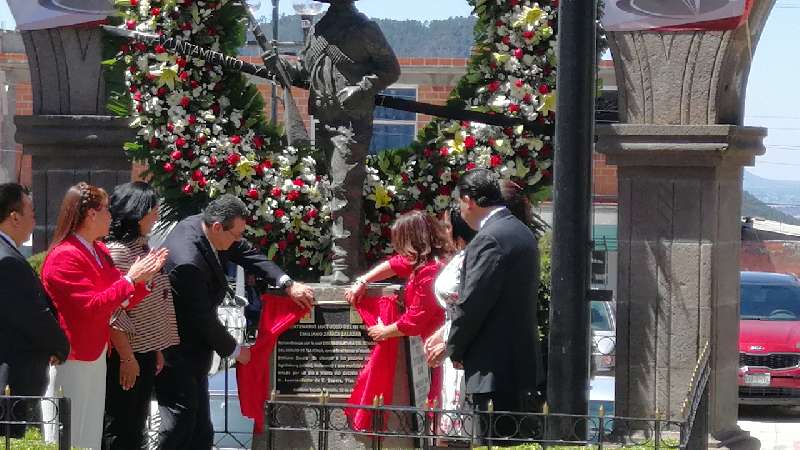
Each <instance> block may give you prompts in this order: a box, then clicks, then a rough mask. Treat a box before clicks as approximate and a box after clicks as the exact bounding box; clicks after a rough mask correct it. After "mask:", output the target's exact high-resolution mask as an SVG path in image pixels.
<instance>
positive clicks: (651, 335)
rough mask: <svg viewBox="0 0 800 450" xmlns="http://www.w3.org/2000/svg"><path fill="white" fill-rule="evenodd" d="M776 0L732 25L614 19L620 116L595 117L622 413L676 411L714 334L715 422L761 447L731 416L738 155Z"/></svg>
mask: <svg viewBox="0 0 800 450" xmlns="http://www.w3.org/2000/svg"><path fill="white" fill-rule="evenodd" d="M774 3H775V1H774V0H764V1H759V2H754V3H753V9H752V11H751V13H750V16H749V17H748V20H747V23H746V24H744V25H743V26H741V27H739V28H737V29H734V30H727V31H696V32H680V33H668V32H611V33H608V40H609V45H610V47H611V51H612V54H613V58H614V69H615V73H616V79H617V85H618V88H619V106H620V116H621V121H622V122H625V124H623V125H613V126H601V127H598V134H599V137H600V140H599V142H598V151H599V152H601V153H605V154H606V155H607V156H608V158H609V162H610V163H611V164H617V165H619V172H618V174H619V192H620V194H619V233H620V236H619V238H620V241H619V242H620V252H619V260H618V267H619V281H618V283H619V284H618V300H619V303H618V306H617V309H618V314H619V316H620V317H619V318H618V328H617V335H618V339H617V402H618V405H619V406H618V407H617V408H618V409H617V412H618V414H619V415H629V416H633V417H637V416H652V415H653V414H654V413H655V412H656V410H658V412H660V413H663V414H665V415H667V416H669V417H673V418H675V417H677V415H678V414H679V413H680V403H681V402H682V400H683V397H684V396H685V395H686V392H687V390H688V387H689V381H690V380H689V378H690V373H691V369H692V368H693V366H694V364H695V361H696V359H697V356H698V350H699V349H700V347H701V346H702V344H703V343H704V342H705V341H706V340H709V341H710V345H711V349H712V356H711V364H712V370H713V373H712V376H711V398H710V403H709V415H710V430H711V433H712V434H713V435H714V437H716V438H718V439H720V440H721V441H723V442H724V443H725V445H728V446H730V447H731V448H758V441H757V440H755V439H752V438H748V437H747V435H746V433H743V432H741V430H739V429H738V427H737V426H736V420H737V415H738V409H737V402H738V388H737V380H736V372H737V368H738V348H737V343H738V332H739V312H738V310H739V266H738V254H739V245H740V231H739V220H740V217H739V216H740V208H741V191H742V167H743V166H745V165H750V164H753V158H754V157H755V155H758V154H762V153H763V152H764V147H763V143H762V139H763V137H764V136H765V135H766V130H763V129H758V128H745V127H741V125H742V123H743V117H744V100H745V93H746V87H747V77H748V74H749V71H750V63H751V61H752V54H753V52H754V51H755V48H756V45H757V43H758V39H759V37H760V35H761V30H762V29H763V27H764V25H765V23H766V21H767V17H768V15H769V13H770V11H771V9H772V6H773V5H774Z"/></svg>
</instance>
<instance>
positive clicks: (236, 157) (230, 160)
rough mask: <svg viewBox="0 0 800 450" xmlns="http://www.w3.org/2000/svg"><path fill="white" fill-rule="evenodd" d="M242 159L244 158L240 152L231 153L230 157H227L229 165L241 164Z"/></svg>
mask: <svg viewBox="0 0 800 450" xmlns="http://www.w3.org/2000/svg"><path fill="white" fill-rule="evenodd" d="M241 159H242V157H241V156H239V154H238V153H231V154H230V155H228V159H227V161H228V165H229V166H235V165H236V164H239V160H241Z"/></svg>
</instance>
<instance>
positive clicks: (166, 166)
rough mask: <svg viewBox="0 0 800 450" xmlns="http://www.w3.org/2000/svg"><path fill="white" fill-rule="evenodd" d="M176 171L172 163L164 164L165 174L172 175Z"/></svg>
mask: <svg viewBox="0 0 800 450" xmlns="http://www.w3.org/2000/svg"><path fill="white" fill-rule="evenodd" d="M173 170H175V165H174V164H172V163H171V162H167V163H164V172H167V173H171V172H172V171H173Z"/></svg>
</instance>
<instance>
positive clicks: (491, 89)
mask: <svg viewBox="0 0 800 450" xmlns="http://www.w3.org/2000/svg"><path fill="white" fill-rule="evenodd" d="M486 89H488V90H489V92H497V90H498V89H500V81H498V80H494V81H492V82H491V83H489V85H488V86H486Z"/></svg>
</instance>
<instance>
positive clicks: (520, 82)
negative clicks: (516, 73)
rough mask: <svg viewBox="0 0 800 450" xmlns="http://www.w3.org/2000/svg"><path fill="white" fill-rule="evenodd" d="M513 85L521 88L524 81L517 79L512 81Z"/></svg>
mask: <svg viewBox="0 0 800 450" xmlns="http://www.w3.org/2000/svg"><path fill="white" fill-rule="evenodd" d="M514 86H516V87H518V88H521V87H522V86H525V82H524V81H523V80H521V79H519V80H517V81H515V82H514Z"/></svg>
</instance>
